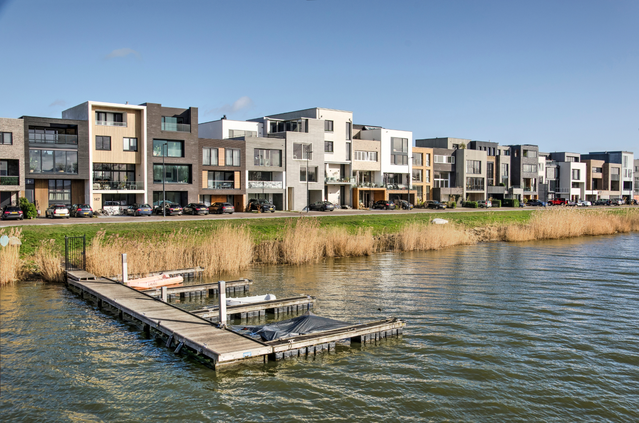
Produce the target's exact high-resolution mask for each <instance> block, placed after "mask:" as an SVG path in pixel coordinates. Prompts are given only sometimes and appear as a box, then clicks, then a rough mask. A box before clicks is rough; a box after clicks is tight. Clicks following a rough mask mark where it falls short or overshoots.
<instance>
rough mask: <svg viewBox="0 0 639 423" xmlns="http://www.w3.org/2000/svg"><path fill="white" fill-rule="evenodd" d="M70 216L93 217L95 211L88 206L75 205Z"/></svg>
mask: <svg viewBox="0 0 639 423" xmlns="http://www.w3.org/2000/svg"><path fill="white" fill-rule="evenodd" d="M69 214H70V215H71V217H93V209H92V208H91V206H90V205H88V204H74V205H72V206H71V210H70V211H69Z"/></svg>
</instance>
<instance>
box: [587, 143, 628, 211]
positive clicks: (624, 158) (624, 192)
mask: <svg viewBox="0 0 639 423" xmlns="http://www.w3.org/2000/svg"><path fill="white" fill-rule="evenodd" d="M581 159H582V160H599V161H603V162H604V166H605V164H606V163H609V164H610V165H612V164H617V165H619V166H609V179H610V191H612V192H611V193H610V198H624V199H629V198H632V197H633V195H634V189H633V185H634V178H633V165H634V154H633V153H631V152H629V151H605V152H590V153H588V154H582V155H581ZM617 169H618V170H617ZM602 170H603V169H602ZM616 191H619V192H620V194H619V197H614V195H616ZM602 198H605V197H602Z"/></svg>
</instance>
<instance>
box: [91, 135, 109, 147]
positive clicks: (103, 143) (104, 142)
mask: <svg viewBox="0 0 639 423" xmlns="http://www.w3.org/2000/svg"><path fill="white" fill-rule="evenodd" d="M95 149H96V150H111V137H105V136H103V135H96V136H95Z"/></svg>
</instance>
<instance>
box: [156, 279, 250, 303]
mask: <svg viewBox="0 0 639 423" xmlns="http://www.w3.org/2000/svg"><path fill="white" fill-rule="evenodd" d="M251 284H253V281H252V280H250V279H238V280H236V281H227V282H226V293H227V294H232V293H234V292H245V291H248V290H249V286H250V285H251ZM160 291H161V290H160V289H146V290H144V292H145V293H147V294H149V295H151V296H153V297H159V296H160ZM167 294H168V300H169V301H174V300H177V299H186V298H202V297H204V298H206V297H209V296H213V295H219V294H220V293H219V290H218V284H217V282H215V283H205V284H200V285H187V286H178V287H175V288H167Z"/></svg>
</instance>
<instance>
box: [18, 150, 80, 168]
mask: <svg viewBox="0 0 639 423" xmlns="http://www.w3.org/2000/svg"><path fill="white" fill-rule="evenodd" d="M54 172H55V173H72V174H77V173H78V152H77V151H67V150H39V149H30V150H29V173H54Z"/></svg>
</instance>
